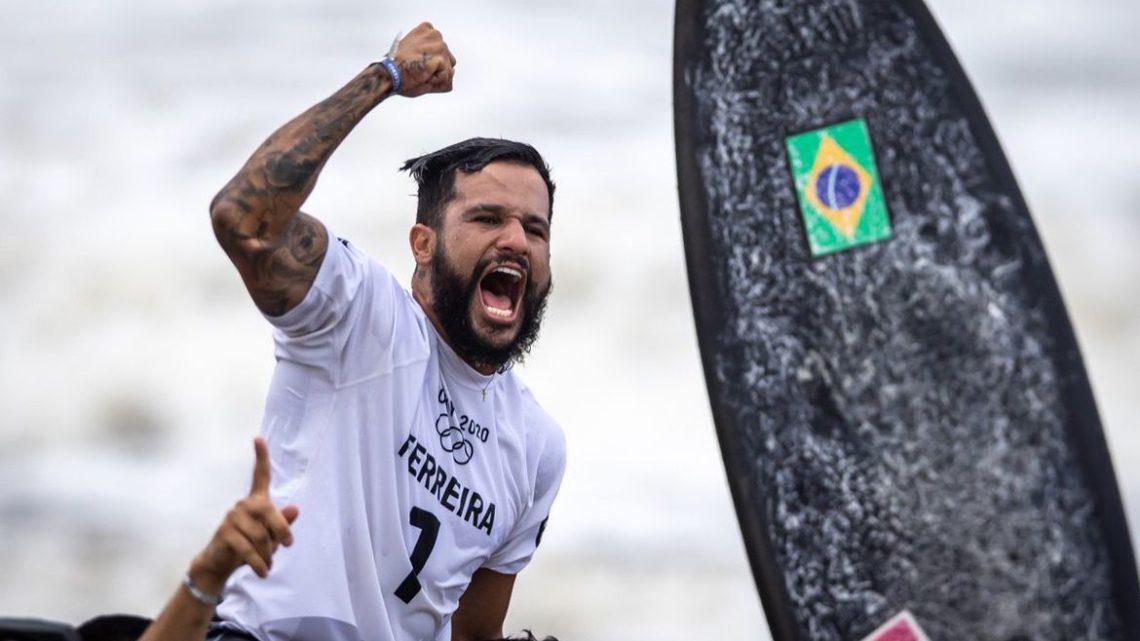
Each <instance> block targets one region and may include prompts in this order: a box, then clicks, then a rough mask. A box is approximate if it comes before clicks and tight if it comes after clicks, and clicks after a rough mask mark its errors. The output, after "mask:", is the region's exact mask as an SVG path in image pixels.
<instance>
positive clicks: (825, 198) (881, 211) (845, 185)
mask: <svg viewBox="0 0 1140 641" xmlns="http://www.w3.org/2000/svg"><path fill="white" fill-rule="evenodd" d="M785 142H786V143H787V146H788V159H789V161H790V162H791V165H792V176H793V177H794V178H795V181H796V193H797V195H798V196H799V199H800V210H801V211H802V213H803V217H804V228H805V229H806V230H807V238H808V244H809V245H810V246H811V255H812V256H823V255H824V254H830V253H833V252H838V251H843V250H845V249H851V248H852V247H858V246H859V245H865V244H867V243H873V242H875V241H878V240H884V239H886V238H890V237H891V221H890V218H889V217H888V216H887V206H886V203H885V202H884V200H883V189H882V187H881V186H880V184H879V172H878V171H876V170H875V154H874V152H873V151H871V137H870V135H868V133H867V123H865V122H863V120H862V119H858V120H850V121H848V122H843V123H839V124H837V125H832V126H830V127H824V128H823V129H816V130H815V131H809V132H807V133H802V134H798V135H795V136H792V137H790V138H788V139H787V140H786V141H785Z"/></svg>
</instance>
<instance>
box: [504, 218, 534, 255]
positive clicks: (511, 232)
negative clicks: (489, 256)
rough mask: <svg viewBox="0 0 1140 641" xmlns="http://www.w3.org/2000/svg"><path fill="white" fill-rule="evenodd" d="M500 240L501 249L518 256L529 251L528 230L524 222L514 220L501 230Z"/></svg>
mask: <svg viewBox="0 0 1140 641" xmlns="http://www.w3.org/2000/svg"><path fill="white" fill-rule="evenodd" d="M500 232H501V233H500V234H499V239H498V243H497V245H498V247H499V249H502V250H505V251H510V252H513V253H516V254H525V253H526V250H527V241H526V230H525V229H523V225H522V221H519V220H517V219H514V218H512V219H511V220H509V221H507V222H506V224H504V225H503V226H502V227H501V228H500Z"/></svg>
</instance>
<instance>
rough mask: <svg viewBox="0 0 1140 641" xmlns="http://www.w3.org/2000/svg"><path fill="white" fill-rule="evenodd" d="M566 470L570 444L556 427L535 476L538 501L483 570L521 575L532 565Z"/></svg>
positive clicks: (535, 499) (533, 503) (535, 490)
mask: <svg viewBox="0 0 1140 641" xmlns="http://www.w3.org/2000/svg"><path fill="white" fill-rule="evenodd" d="M565 471H566V441H565V437H564V436H563V434H562V432H561V430H560V429H558V428H557V427H554V429H553V430H552V434H551V436H550V438H549V439H548V440H547V442H546V444H545V447H544V449H543V452H542V456H541V458H540V460H539V465H538V469H537V473H536V475H535V489H534V500H533V501H532V502H531V504H530V506H529V507H528V508H527V509H526V510H525V511H524V512H523V515H522V517H521V518H520V519H519V521H518V523H516V524H515V527H514V529H513V530H511V533H510V535H508V537H507V539H506V541H504V542H503V544H502V545H501V546H499V549H498V550H496V551H495V553H494V554H492V555H491V557H490V558H489V559H488V560H487V562H486V563H484V564H483V567H485V568H487V569H489V570H493V571H495V572H499V573H500V574H518V573H519V572H521V571H522V569H523V568H525V567H526V566H527V564H529V563H530V560H531V558H532V557H533V556H534V552H535V550H536V549H538V546H539V544H540V543H541V542H542V535H543V532H544V531H545V530H546V523H547V520H548V519H549V518H550V508H551V506H552V505H553V504H554V498H555V497H556V496H557V495H558V488H559V487H560V486H561V485H562V476H563V474H564V473H565Z"/></svg>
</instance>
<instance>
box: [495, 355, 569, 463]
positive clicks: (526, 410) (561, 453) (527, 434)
mask: <svg viewBox="0 0 1140 641" xmlns="http://www.w3.org/2000/svg"><path fill="white" fill-rule="evenodd" d="M508 376H509V377H510V379H511V385H512V387H514V391H515V396H516V398H517V399H518V403H519V406H520V407H519V410H520V416H522V420H523V425H522V428H523V430H524V438H525V439H526V442H527V449H528V450H529V449H532V448H534V449H535V450H537V451H538V452H540V453H541V459H542V462H541V465H543V466H549V465H555V466H557V467H561V466H562V465H563V464H564V463H565V460H566V435H565V434H564V433H563V431H562V426H561V425H560V424H559V423H558V421H556V420H555V419H554V417H553V416H551V415H550V413H549V412H547V411H546V409H545V408H544V407H543V406H542V404H541V403H539V401H538V399H537V398H536V397H535V395H534V392H532V391H531V389H530V387H528V386H527V385H526V383H524V382H523V380H522V379H521V378H519V376H518V375H516V374H515V372H514V371H511V372H510V373H509V374H508Z"/></svg>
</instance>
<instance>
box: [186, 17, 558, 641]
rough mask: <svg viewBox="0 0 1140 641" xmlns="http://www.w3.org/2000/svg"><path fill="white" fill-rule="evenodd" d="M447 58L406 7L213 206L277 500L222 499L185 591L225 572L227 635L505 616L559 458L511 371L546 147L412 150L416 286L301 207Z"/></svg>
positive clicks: (457, 624)
mask: <svg viewBox="0 0 1140 641" xmlns="http://www.w3.org/2000/svg"><path fill="white" fill-rule="evenodd" d="M455 64H456V61H455V58H454V57H453V56H452V55H451V53H450V51H449V50H448V47H447V45H446V44H445V43H444V41H443V38H442V36H441V35H440V33H439V32H438V31H436V30H435V29H434V28H432V26H431V25H430V24H427V23H424V24H421V25H419V26H418V27H416V28H415V29H414V30H413V31H411V32H410V33H409V34H408V35H407V36H406V37H405V38H404V39H403V40H401V41H400V42H399V43H398V46H396V47H394V51H393V52H390V54H389V57H387V58H385V59H384V60H382V61H381V62H379V63H375V64H373V65H371V66H369V67H368V68H366V69H365V70H364V71H363V72H362V73H360V75H358V76H357V77H356V78H354V79H353V80H352V81H351V82H349V83H348V84H347V85H345V86H344V87H343V88H342V89H341V90H339V91H337V92H336V93H335V94H333V95H332V96H331V97H329V98H328V99H327V100H325V101H323V102H321V103H319V104H317V105H316V106H314V107H313V108H311V109H309V110H308V111H306V112H305V113H303V114H301V115H300V116H298V117H297V118H295V119H293V120H292V121H290V122H289V123H287V124H286V125H285V126H283V127H282V128H281V129H279V130H277V131H276V132H275V133H274V134H273V135H271V136H270V137H269V139H268V140H266V141H265V143H264V144H263V145H262V146H261V147H260V148H259V149H258V150H257V151H256V152H255V153H254V154H253V156H252V157H251V158H250V159H249V161H248V162H246V164H245V166H244V167H243V168H242V170H241V171H240V172H239V173H238V174H237V176H235V177H234V178H233V179H232V180H231V181H230V182H229V183H228V184H227V185H226V186H225V187H224V188H223V189H222V190H221V192H220V193H219V194H218V196H217V197H216V198H215V200H214V202H213V204H212V205H211V211H210V214H211V219H212V221H213V225H214V231H215V233H216V235H217V238H218V241H219V243H220V244H221V246H222V248H223V249H224V250H225V252H226V254H227V255H228V256H229V257H230V259H231V260H232V261H233V263H234V265H235V266H236V267H237V269H238V272H239V273H240V274H241V277H242V280H243V281H244V282H245V285H246V288H247V289H248V290H249V293H250V296H251V297H252V298H253V301H254V303H256V304H257V306H258V308H259V309H260V310H261V311H262V312H263V313H264V314H265V316H266V317H267V318H268V319H269V321H270V322H271V323H272V324H273V325H274V326H275V328H276V331H275V339H276V356H277V361H278V364H277V368H276V371H275V373H274V377H273V381H272V384H271V387H270V392H269V398H268V401H267V405H266V411H265V418H264V422H263V426H262V432H263V434H264V436H265V439H266V441H267V442H268V455H267V460H269V459H271V460H272V462H273V463H272V472H273V473H272V484H271V486H270V488H269V498H271V501H270V500H269V499H265V500H263V501H261V502H259V503H256V506H255V507H254V508H251V507H249V504H247V503H246V502H243V503H239V505H238V506H236V507H235V510H234V511H232V512H231V514H230V515H229V516H228V517H227V520H226V522H224V523H223V527H221V528H219V530H218V533H217V534H216V535H215V537H214V540H213V541H212V542H211V544H210V546H208V547H207V548H206V550H204V551H203V552H202V553H201V554H199V555H198V556H197V557H196V558H195V560H194V562H193V563H192V564H191V568H190V572H189V575H188V577H187V580H186V585H185V590H184V592H183V593H182V595H181V599H182V600H183V601H185V600H186V599H187V597H189V598H191V599H192V600H194V601H195V602H198V603H201V604H203V605H205V606H208V605H210V604H212V603H213V601H214V600H215V599H214V598H215V596H217V595H219V593H222V592H223V585H224V586H225V588H224V600H223V601H222V602H221V605H220V606H219V607H218V608H217V614H218V616H219V617H220V618H221V619H222V621H223V623H222V626H223V627H224V628H225V629H227V630H229V631H230V632H227V633H224V634H223V636H222V637H221V638H226V636H225V635H234V636H235V638H242V637H246V636H249V635H252V636H253V637H254V638H257V639H260V640H261V641H269V640H275V641H276V640H287V639H296V640H298V641H308V640H311V641H381V640H393V641H395V640H399V641H403V640H405V639H406V640H420V639H446V638H448V636H450V638H451V639H456V640H468V639H470V640H474V639H490V638H498V637H501V636H502V624H503V619H504V617H505V615H506V611H507V606H508V604H509V601H510V596H511V590H512V587H513V584H514V576H515V574H517V573H518V572H519V571H520V570H521V569H522V568H523V567H524V566H525V565H526V564H527V563H528V562H529V560H530V558H531V556H532V554H533V553H534V550H535V548H536V546H537V545H538V542H539V539H540V538H541V536H542V531H543V528H544V527H545V524H546V519H547V516H548V514H549V511H550V506H551V503H552V502H553V500H554V496H555V494H556V493H557V491H558V486H559V483H560V482H561V478H562V473H563V469H564V466H565V442H564V439H563V436H562V433H561V431H560V429H559V428H558V426H557V425H556V424H555V423H554V421H553V420H552V419H551V418H550V417H549V416H548V415H547V414H546V413H545V412H543V410H542V409H541V407H539V405H538V403H537V402H536V401H535V399H534V397H533V396H532V395H531V393H530V391H529V390H528V389H527V387H526V386H525V385H524V384H523V383H522V382H521V381H520V380H519V379H518V377H517V376H515V373H514V372H513V371H512V370H511V365H512V364H513V363H514V362H516V361H518V360H519V359H520V358H521V357H522V356H523V355H525V354H526V352H527V351H528V350H529V348H530V346H531V344H532V342H533V341H534V339H535V336H536V335H537V332H538V327H539V324H540V322H541V317H542V311H543V308H544V305H545V301H546V296H547V294H548V292H549V290H550V285H551V276H550V245H549V243H550V220H551V210H552V204H553V195H554V184H553V183H552V182H551V180H550V175H549V171H548V168H547V166H546V164H545V162H544V161H543V159H542V157H541V156H540V155H539V154H538V153H537V152H536V151H535V150H534V149H533V148H531V147H530V146H528V145H524V144H520V143H515V142H510V141H506V140H494V139H472V140H468V141H465V142H462V143H458V144H456V145H452V146H450V147H447V148H445V149H442V150H440V151H438V152H435V153H432V154H428V155H425V156H422V157H420V158H416V159H413V160H410V161H408V163H407V164H406V165H405V167H404V168H405V169H406V170H408V171H409V172H410V173H411V174H412V176H413V177H414V178H415V179H416V182H417V183H418V185H419V202H418V207H417V214H416V223H415V225H414V226H413V227H412V230H411V233H410V243H411V249H412V254H413V256H414V258H415V262H416V269H415V275H414V276H413V282H412V288H411V293H410V294H409V293H408V292H407V291H405V290H404V289H403V288H402V287H401V286H400V285H399V284H398V283H397V282H396V280H395V279H394V278H393V277H392V276H391V274H389V273H388V272H387V271H386V270H385V269H384V268H383V267H381V266H380V265H378V264H376V263H375V262H372V261H370V260H369V259H367V258H366V257H365V256H364V255H363V254H361V253H360V251H358V250H357V249H356V248H355V247H354V246H352V245H351V244H349V243H348V242H346V241H344V240H339V239H336V238H335V237H332V236H330V234H329V232H328V231H327V230H326V228H325V227H324V225H322V224H321V223H320V222H319V221H317V220H316V219H315V218H313V217H311V216H309V215H308V214H305V213H304V212H301V211H300V207H301V205H302V203H303V202H304V201H305V199H306V198H307V197H308V195H309V193H310V192H311V191H312V189H313V186H314V184H315V183H316V179H317V175H318V174H319V173H320V171H321V169H322V168H323V167H324V165H325V163H326V162H327V161H328V159H329V157H330V156H331V154H332V153H333V151H334V150H335V149H336V148H337V146H338V145H339V144H340V143H341V142H342V141H343V140H344V138H345V137H346V136H347V135H348V133H349V132H350V131H351V130H352V129H353V127H355V125H356V124H357V123H358V122H360V120H361V119H362V118H363V117H364V116H365V115H366V114H367V113H368V112H369V111H371V110H372V108H374V107H375V106H376V105H378V104H379V103H380V102H381V101H383V100H384V99H385V98H387V97H388V96H391V95H393V94H400V95H403V96H407V97H414V96H420V95H423V94H427V93H438V92H447V91H450V90H451V86H452V77H453V75H454V72H455ZM330 239H331V240H330ZM262 478H264V479H266V481H265V483H266V484H268V483H269V482H268V478H269V474H268V470H266V472H265V474H264V475H263V476H262ZM251 496H252V495H251ZM286 503H289V504H291V505H288V506H285V504H286ZM294 505H295V506H296V507H294ZM282 506H284V507H282ZM298 513H300V516H298ZM290 544H291V545H290ZM279 545H289V548H288V549H287V550H281V551H280V552H279V553H278V552H277V548H278V546H279ZM238 566H242V567H240V569H237V571H236V572H235V571H234V570H235V568H236V567H238ZM231 573H232V576H231ZM227 581H228V582H227ZM173 603H174V601H172V604H173ZM216 634H217V632H216V631H215V635H216Z"/></svg>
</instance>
